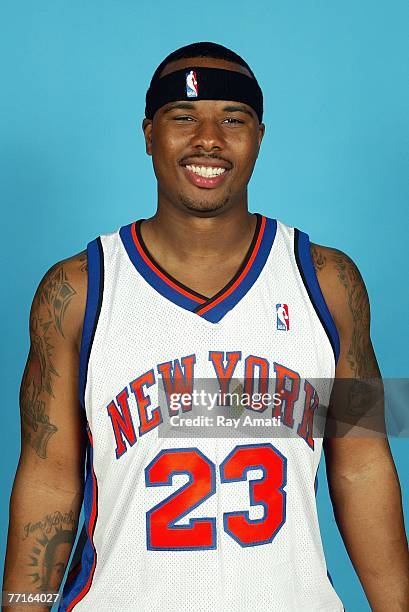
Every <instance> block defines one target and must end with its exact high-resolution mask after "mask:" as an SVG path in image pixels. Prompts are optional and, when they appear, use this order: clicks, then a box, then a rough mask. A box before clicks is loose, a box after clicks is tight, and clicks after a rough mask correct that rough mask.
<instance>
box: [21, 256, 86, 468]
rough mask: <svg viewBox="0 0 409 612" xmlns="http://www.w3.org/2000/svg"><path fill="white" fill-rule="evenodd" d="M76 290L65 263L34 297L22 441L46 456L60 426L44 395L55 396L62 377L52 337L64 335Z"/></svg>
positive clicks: (53, 270) (23, 387) (51, 273)
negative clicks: (55, 361)
mask: <svg viewBox="0 0 409 612" xmlns="http://www.w3.org/2000/svg"><path fill="white" fill-rule="evenodd" d="M74 295H76V291H75V290H74V289H73V288H72V286H71V285H70V283H69V282H68V278H67V274H66V271H65V270H64V264H63V263H58V264H56V265H55V266H53V267H52V268H51V270H50V271H49V273H48V274H47V275H46V277H45V279H44V280H43V282H42V283H41V284H40V286H39V289H38V291H37V292H36V295H35V297H34V300H33V307H32V314H31V317H30V337H31V348H30V353H29V356H28V360H27V364H26V367H25V370H24V374H23V379H22V382H21V388H20V405H21V418H22V422H21V432H22V440H23V441H24V442H25V443H26V444H28V445H30V446H31V447H32V448H33V449H34V450H35V451H36V453H37V455H38V456H39V457H41V458H43V459H45V458H46V457H47V444H48V441H49V439H50V437H51V436H52V435H53V434H54V433H55V432H56V431H57V427H56V426H55V425H53V424H52V423H50V419H49V416H48V414H46V411H45V401H44V395H46V396H47V395H48V396H51V397H54V398H55V395H54V391H53V377H54V376H59V373H58V372H57V370H56V368H55V366H54V364H53V350H54V347H53V344H52V337H53V335H54V336H55V334H59V335H61V336H62V337H63V338H65V336H64V331H63V321H64V316H65V314H66V312H67V308H68V306H69V304H70V302H71V300H72V298H73V296H74Z"/></svg>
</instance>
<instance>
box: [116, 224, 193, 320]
mask: <svg viewBox="0 0 409 612" xmlns="http://www.w3.org/2000/svg"><path fill="white" fill-rule="evenodd" d="M132 225H133V224H132V223H130V224H129V225H124V226H123V227H121V229H120V230H119V235H120V237H121V240H122V242H123V245H124V247H125V249H126V252H127V253H128V256H129V259H130V260H131V261H132V263H133V265H134V266H135V268H136V269H137V271H138V272H139V273H140V274H141V276H143V278H144V279H145V280H146V282H147V283H149V285H150V286H151V287H153V288H154V289H156V291H158V292H159V293H160V294H161V295H163V297H165V298H167V299H168V300H170V301H171V302H174V303H175V304H177V305H178V306H181V307H182V308H184V309H185V310H190V311H192V312H193V311H194V309H195V308H196V307H197V305H198V302H197V301H196V300H193V299H191V298H189V297H188V296H186V295H183V293H180V292H179V291H177V290H176V289H173V288H172V287H171V286H170V285H168V283H166V282H165V281H164V280H162V279H161V278H160V276H158V275H157V274H156V272H154V270H152V268H150V267H149V266H148V264H147V263H146V262H145V261H144V259H143V257H141V255H140V253H139V252H138V250H137V248H136V247H135V243H134V241H133V237H132Z"/></svg>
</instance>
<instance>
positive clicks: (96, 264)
mask: <svg viewBox="0 0 409 612" xmlns="http://www.w3.org/2000/svg"><path fill="white" fill-rule="evenodd" d="M87 257H88V264H87V268H88V288H87V301H86V306H85V314H84V325H83V328H82V336H81V349H80V368H79V399H80V403H81V406H82V407H83V408H84V410H85V387H86V384H87V373H88V363H89V358H90V354H91V348H92V343H93V341H94V336H95V331H96V329H97V324H98V319H99V314H100V312H101V305H102V295H103V292H104V253H103V249H102V244H101V238H100V237H98V238H95V240H92V241H91V242H89V243H88V245H87Z"/></svg>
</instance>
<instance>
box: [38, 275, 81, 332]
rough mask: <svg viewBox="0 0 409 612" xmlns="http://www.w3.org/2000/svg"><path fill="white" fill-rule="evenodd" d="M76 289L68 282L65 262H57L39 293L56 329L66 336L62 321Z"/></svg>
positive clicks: (39, 297)
mask: <svg viewBox="0 0 409 612" xmlns="http://www.w3.org/2000/svg"><path fill="white" fill-rule="evenodd" d="M75 293H76V292H75V291H74V289H73V288H72V287H71V285H70V284H69V282H68V279H67V275H66V273H65V271H64V265H63V264H57V265H56V266H55V267H54V268H53V269H52V270H51V273H50V275H49V276H48V278H47V280H46V282H45V283H44V285H43V287H42V289H41V291H40V292H39V294H38V300H39V301H40V304H42V305H44V306H45V307H46V309H47V311H48V318H49V320H50V323H51V322H52V323H53V325H54V327H55V328H56V330H57V331H58V332H59V333H60V334H61V335H62V337H63V338H64V332H63V329H62V323H63V319H64V315H65V313H66V311H67V307H68V304H69V303H70V301H71V299H72V297H73V296H74V295H75Z"/></svg>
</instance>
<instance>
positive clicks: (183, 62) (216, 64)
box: [160, 57, 251, 77]
mask: <svg viewBox="0 0 409 612" xmlns="http://www.w3.org/2000/svg"><path fill="white" fill-rule="evenodd" d="M190 66H199V67H204V68H222V69H223V70H233V71H234V72H241V73H242V74H245V75H246V76H249V77H251V74H250V72H249V71H248V70H247V68H246V67H245V66H240V64H236V63H235V62H229V61H227V60H224V59H215V58H213V57H182V58H181V59H178V60H175V61H173V62H170V63H169V64H167V65H166V66H165V67H164V69H163V70H162V72H161V73H160V76H161V77H163V76H166V75H167V74H170V73H171V72H174V71H175V70H181V69H182V68H188V67H190Z"/></svg>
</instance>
